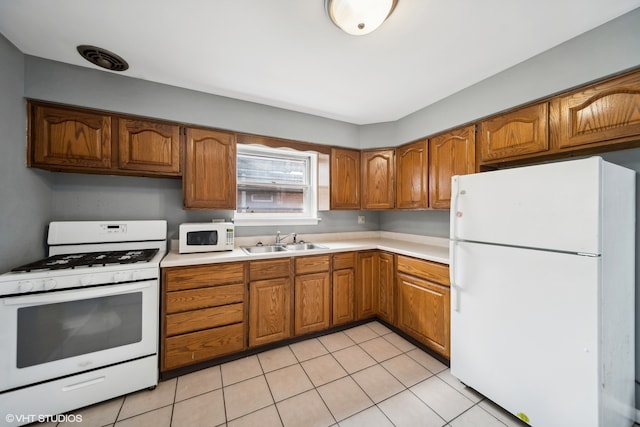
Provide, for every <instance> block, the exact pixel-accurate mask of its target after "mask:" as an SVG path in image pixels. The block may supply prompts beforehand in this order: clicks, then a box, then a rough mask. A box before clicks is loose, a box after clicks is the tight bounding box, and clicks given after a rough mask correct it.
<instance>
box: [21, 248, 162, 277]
mask: <svg viewBox="0 0 640 427" xmlns="http://www.w3.org/2000/svg"><path fill="white" fill-rule="evenodd" d="M157 253H158V249H157V248H156V249H140V250H130V251H109V252H87V253H80V254H64V255H54V256H50V257H49V258H45V259H42V260H40V261H36V262H32V263H30V264H26V265H23V266H20V267H17V268H14V269H13V270H11V271H23V272H24V271H36V270H62V269H68V268H79V267H100V266H106V265H116V264H132V263H137V262H149V261H151V259H153V257H154V256H155V255H156V254H157Z"/></svg>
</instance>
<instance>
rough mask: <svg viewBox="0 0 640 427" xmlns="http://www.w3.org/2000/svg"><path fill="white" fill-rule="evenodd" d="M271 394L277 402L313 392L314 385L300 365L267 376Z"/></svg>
mask: <svg viewBox="0 0 640 427" xmlns="http://www.w3.org/2000/svg"><path fill="white" fill-rule="evenodd" d="M265 377H266V378H267V383H269V388H270V389H271V394H272V395H273V399H274V400H275V401H276V402H279V401H281V400H284V399H287V398H289V397H291V396H295V395H296V394H300V393H302V392H304V391H307V390H311V389H312V388H313V384H312V383H311V381H310V380H309V378H308V377H307V374H306V373H305V371H304V369H302V366H300V365H299V364H297V363H296V364H295V365H292V366H288V367H286V368H282V369H278V370H277V371H273V372H269V373H267V374H265Z"/></svg>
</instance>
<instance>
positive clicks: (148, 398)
mask: <svg viewBox="0 0 640 427" xmlns="http://www.w3.org/2000/svg"><path fill="white" fill-rule="evenodd" d="M176 382H177V379H176V378H173V379H171V380H167V381H162V382H160V383H159V384H158V386H157V387H156V388H155V389H154V390H142V391H138V392H136V393H133V394H129V395H127V396H126V397H125V399H124V403H123V404H122V409H121V410H120V414H119V415H118V420H123V419H125V418H129V417H133V416H134V415H138V414H142V413H144V412H148V411H152V410H154V409H158V408H162V407H163V406H167V405H171V404H173V401H174V398H175V392H176ZM169 417H171V415H169Z"/></svg>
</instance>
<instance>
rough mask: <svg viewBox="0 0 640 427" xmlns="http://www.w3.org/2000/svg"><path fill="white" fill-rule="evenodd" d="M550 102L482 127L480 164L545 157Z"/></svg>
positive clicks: (518, 111)
mask: <svg viewBox="0 0 640 427" xmlns="http://www.w3.org/2000/svg"><path fill="white" fill-rule="evenodd" d="M548 117H549V106H548V103H547V102H544V103H542V104H537V105H532V106H530V107H526V108H522V109H520V110H517V111H513V112H511V113H506V114H501V115H499V116H497V117H494V118H492V119H489V120H485V121H483V122H481V123H480V133H479V135H478V138H479V143H480V162H481V163H490V162H492V161H497V160H504V159H509V158H512V157H518V156H525V155H532V154H538V153H543V152H545V151H548V150H549V130H548V128H549V125H548Z"/></svg>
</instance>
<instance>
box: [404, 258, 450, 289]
mask: <svg viewBox="0 0 640 427" xmlns="http://www.w3.org/2000/svg"><path fill="white" fill-rule="evenodd" d="M398 271H401V272H404V273H407V274H411V275H412V276H417V277H421V278H423V279H426V280H431V281H433V282H436V283H441V284H443V285H447V286H448V285H449V267H448V266H447V265H444V264H438V263H436V262H431V261H424V260H421V259H416V258H410V257H406V256H402V255H398Z"/></svg>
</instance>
